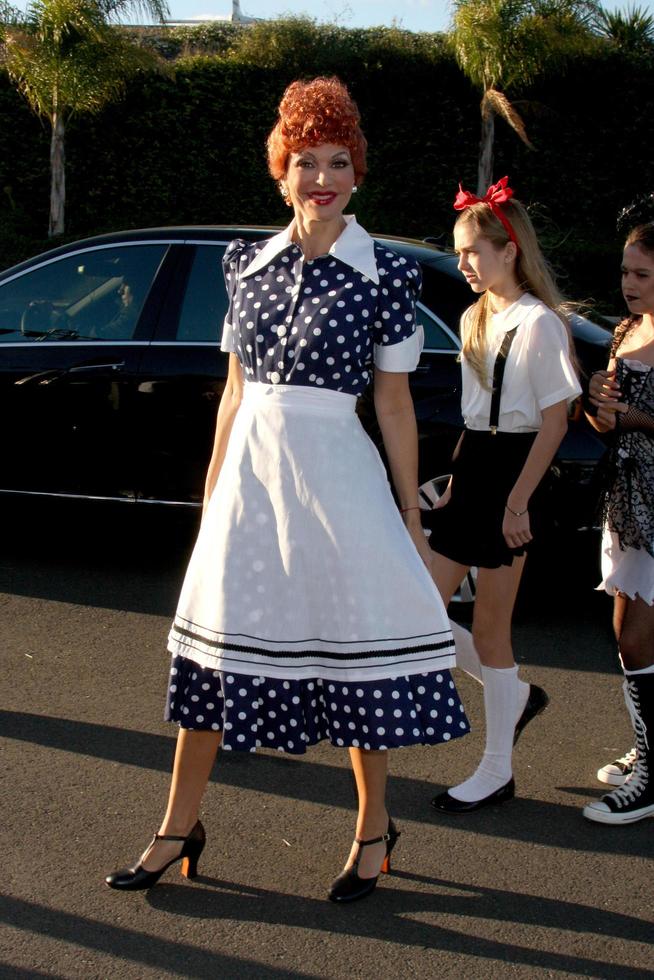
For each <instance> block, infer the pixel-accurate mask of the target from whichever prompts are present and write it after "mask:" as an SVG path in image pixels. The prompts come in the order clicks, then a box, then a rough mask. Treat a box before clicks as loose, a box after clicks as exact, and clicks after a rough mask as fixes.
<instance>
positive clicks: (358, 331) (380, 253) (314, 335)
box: [221, 216, 422, 395]
mask: <svg viewBox="0 0 654 980" xmlns="http://www.w3.org/2000/svg"><path fill="white" fill-rule="evenodd" d="M346 221H347V225H346V228H345V230H344V231H343V232H342V234H341V236H340V237H339V238H338V239H337V241H336V242H335V243H334V245H332V247H331V249H330V251H329V252H328V253H327V254H326V255H321V256H319V257H317V258H315V259H312V260H308V261H305V260H304V257H303V254H302V250H301V248H300V246H299V245H297V244H296V243H294V242H293V241H292V240H291V235H292V229H293V224H291V225H290V226H289V227H288V228H287V229H286V230H285V231H283V232H281V233H280V234H279V235H276V236H275V237H274V238H271V239H268V240H267V241H263V242H254V243H249V242H245V241H243V240H241V239H236V240H235V241H233V242H232V243H231V244H230V245H229V246H228V248H227V250H226V252H225V256H224V259H223V268H224V273H225V282H226V285H227V292H228V296H229V307H228V311H227V316H226V318H225V326H224V329H223V336H222V342H221V347H222V349H223V350H225V351H229V352H232V353H235V354H236V355H237V356H238V359H239V361H240V362H241V365H242V366H243V370H244V374H245V378H246V380H249V381H260V382H264V383H268V384H288V385H316V386H318V387H320V386H324V387H325V388H330V389H332V390H334V391H343V392H347V393H348V394H352V395H358V394H361V393H362V392H363V390H364V389H365V387H366V385H367V384H368V382H369V381H370V380H371V368H372V365H373V364H375V365H377V367H379V368H380V369H381V370H384V371H395V372H401V371H413V370H414V369H415V367H416V365H417V362H418V358H419V357H420V351H421V349H422V330H421V328H420V327H419V326H417V325H416V300H417V297H418V295H419V292H420V284H421V278H420V269H419V267H418V265H417V264H416V263H415V262H413V261H411V260H410V259H407V258H405V257H404V256H400V255H397V253H395V252H392V251H391V250H390V249H388V248H386V247H385V246H383V245H380V244H378V243H377V242H375V241H373V239H372V238H370V236H369V235H368V234H367V232H365V231H364V230H363V228H361V226H360V225H358V224H357V223H356V221H355V219H354V218H353V217H351V216H348V217H346Z"/></svg>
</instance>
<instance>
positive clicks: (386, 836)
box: [354, 833, 391, 847]
mask: <svg viewBox="0 0 654 980" xmlns="http://www.w3.org/2000/svg"><path fill="white" fill-rule="evenodd" d="M390 839H391V834H389V833H386V834H382V835H381V837H373V838H372V839H371V840H359V838H358V837H355V838H354V843H355V844H358V845H359V847H367V846H368V844H383V843H384V841H387V840H390Z"/></svg>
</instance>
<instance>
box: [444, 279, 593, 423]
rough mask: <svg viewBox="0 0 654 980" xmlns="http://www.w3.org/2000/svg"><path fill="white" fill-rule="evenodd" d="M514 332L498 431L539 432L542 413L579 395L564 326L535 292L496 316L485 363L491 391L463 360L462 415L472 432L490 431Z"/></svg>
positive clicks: (463, 358) (492, 324)
mask: <svg viewBox="0 0 654 980" xmlns="http://www.w3.org/2000/svg"><path fill="white" fill-rule="evenodd" d="M464 316H465V314H464ZM514 327H517V328H518V329H517V331H516V334H515V337H514V338H513V343H512V345H511V350H510V351H509V356H508V358H507V362H506V369H505V373H504V381H503V384H502V397H501V399H500V417H499V424H498V429H499V431H500V432H535V431H537V430H538V429H540V427H541V425H542V422H543V416H542V411H543V409H544V408H549V406H550V405H556V403H557V402H561V401H568V402H570V401H573V400H574V399H575V398H576V397H577V396H578V395H580V394H581V385H580V384H579V381H578V380H577V376H576V374H575V371H574V368H573V366H572V362H571V360H570V355H569V352H568V335H567V332H566V330H565V327H564V326H563V324H562V323H561V321H560V320H559V318H558V316H557V315H556V313H554V312H553V311H552V310H551V309H550V308H549V307H548V306H546V305H545V304H544V303H542V302H541V301H540V300H538V299H536V297H535V296H532V295H531V293H523V295H522V296H521V297H520V299H518V300H516V302H515V303H513V304H512V305H511V306H509V307H508V308H507V309H506V310H502V312H500V313H495V314H493V316H492V321H491V325H490V343H489V350H488V356H487V361H486V371H487V378H488V388H484V387H482V385H481V384H480V382H479V379H478V377H477V375H476V373H475V372H474V371H473V370H472V368H471V367H470V365H469V364H468V363H467V362H466V359H465V357H462V359H461V368H462V379H463V395H462V399H461V412H462V414H463V418H464V419H465V424H466V427H467V428H469V429H482V430H483V429H488V428H489V417H490V407H491V390H490V389H491V386H492V379H493V367H494V364H495V359H496V357H497V352H498V351H499V349H500V346H501V344H502V341H503V340H504V336H505V334H506V333H507V331H508V330H512V329H513V328H514Z"/></svg>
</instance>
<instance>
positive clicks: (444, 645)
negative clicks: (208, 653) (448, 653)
mask: <svg viewBox="0 0 654 980" xmlns="http://www.w3.org/2000/svg"><path fill="white" fill-rule="evenodd" d="M173 633H177V634H179V635H180V636H182V637H188V638H189V639H190V640H195V641H196V642H198V643H201V644H202V645H203V646H205V647H212V648H214V649H217V650H233V651H234V652H235V653H252V654H255V655H256V656H261V655H265V656H267V657H273V658H279V659H280V660H299V659H301V658H303V657H324V658H327V659H328V660H335V661H338V660H348V661H352V660H371V659H386V658H388V657H393V656H397V655H398V654H402V653H404V654H406V653H427V652H433V653H436V652H437V651H438V650H446V649H447V650H451V649H453V648H454V641H453V640H452V639H449V640H441V641H440V642H438V643H427V644H422V645H420V646H412V647H410V648H409V649H407V648H406V647H391V648H385V649H383V650H362V651H359V652H358V653H347V654H330V653H329V652H328V651H323V650H270V649H269V648H267V647H256V646H243V645H241V644H238V643H225V642H224V641H222V640H209V639H207V638H206V637H204V636H201V635H200V634H199V633H194V632H193V631H192V630H187V629H183V628H181V627H179V626H173ZM180 642H183V641H180ZM189 645H190V644H189Z"/></svg>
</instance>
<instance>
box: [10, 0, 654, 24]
mask: <svg viewBox="0 0 654 980" xmlns="http://www.w3.org/2000/svg"><path fill="white" fill-rule="evenodd" d="M12 3H13V5H14V6H15V7H19V8H20V9H22V10H24V9H25V7H26V6H27V0H12ZM168 3H169V6H170V13H171V18H172V19H179V20H195V19H200V20H211V19H214V18H216V17H220V16H221V15H222V16H225V15H227V14H229V13H230V12H231V9H232V4H231V0H168ZM604 6H605V7H606V8H607V9H608V10H626V9H627V7H631V6H637V7H640V8H641V9H643V10H645V11H646V12H647V13H649V14H654V2H647V0H604ZM241 10H242V11H243V13H244V14H249V15H250V16H251V17H260V18H263V19H265V18H274V17H280V16H283V15H284V14H294V15H297V16H301V15H305V16H309V17H313V18H315V19H316V20H318V21H329V22H331V23H337V24H340V25H341V26H342V27H373V26H377V25H380V24H384V25H387V26H390V25H391V24H393V23H396V24H398V26H400V27H403V28H405V29H406V30H409V31H442V30H445V29H446V28H447V26H448V23H449V20H450V13H451V4H450V2H449V0H241ZM130 20H131V21H132V22H133V21H134V20H135V18H130Z"/></svg>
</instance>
